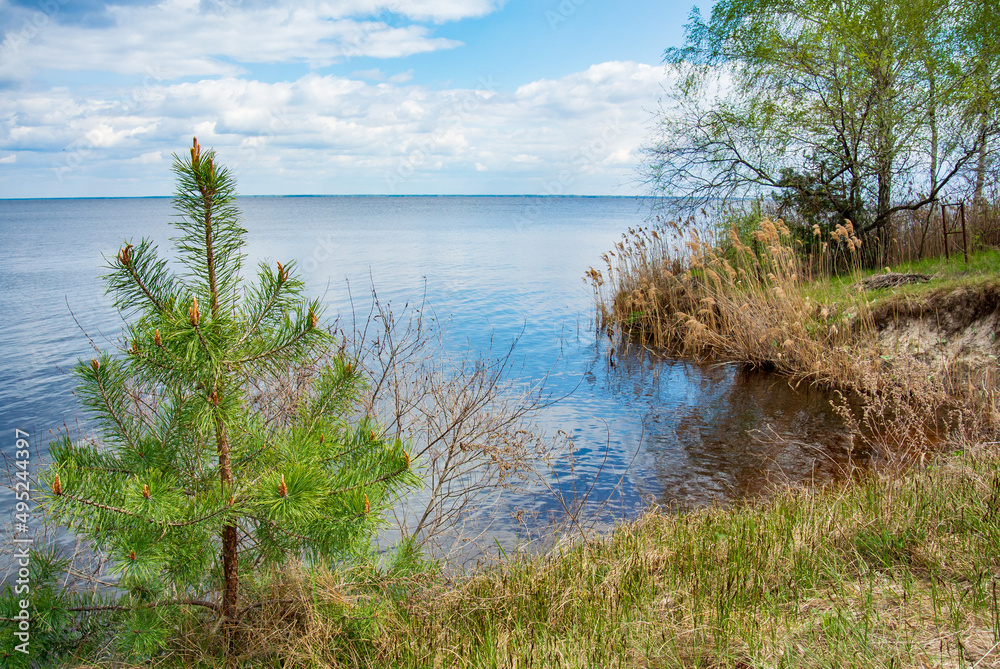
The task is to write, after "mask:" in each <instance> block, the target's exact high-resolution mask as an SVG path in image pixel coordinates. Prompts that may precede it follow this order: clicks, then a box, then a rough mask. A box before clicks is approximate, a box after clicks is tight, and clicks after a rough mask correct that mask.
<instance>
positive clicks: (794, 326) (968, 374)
mask: <svg viewBox="0 0 1000 669" xmlns="http://www.w3.org/2000/svg"><path fill="white" fill-rule="evenodd" d="M812 232H813V234H812V238H811V239H808V240H802V239H801V238H799V239H796V238H795V236H794V235H793V234H792V232H791V231H790V230H789V228H788V227H787V226H786V225H785V224H784V223H783V222H782V221H781V220H774V221H772V220H770V219H769V218H766V217H765V218H763V220H761V221H760V222H759V225H758V226H757V227H756V228H749V229H748V227H747V226H746V225H742V226H734V227H732V228H731V229H730V230H729V231H728V234H727V235H726V236H716V237H715V238H711V237H710V236H709V238H708V239H706V238H705V237H706V236H707V235H705V233H704V232H701V233H699V232H697V231H694V229H693V228H692V227H684V228H682V227H681V226H680V225H677V224H658V225H655V226H652V227H648V228H639V229H630V230H629V231H628V233H626V234H624V235H623V238H622V240H621V241H619V242H618V243H617V244H616V245H615V248H614V249H612V251H610V252H609V253H607V254H605V256H604V257H603V259H604V261H605V267H604V268H603V269H602V270H597V269H594V268H591V269H590V270H589V271H588V272H587V278H589V280H590V283H591V285H592V287H593V289H594V294H595V299H596V302H597V309H598V314H599V319H600V325H601V327H603V328H605V329H606V331H607V332H608V334H609V336H611V337H612V340H613V341H616V342H617V344H618V345H620V346H636V345H638V346H648V347H651V348H655V349H659V350H666V351H667V352H670V353H673V354H676V355H680V356H686V357H694V358H700V359H703V360H716V361H729V362H737V363H742V364H746V365H751V366H753V367H758V368H762V369H765V370H769V371H774V372H776V373H779V374H782V375H784V376H787V377H789V378H791V379H792V380H794V381H796V382H807V383H812V384H816V385H819V386H822V387H825V388H829V389H834V390H837V391H839V392H841V393H842V395H841V397H842V401H841V402H840V407H839V408H840V410H841V412H842V414H843V416H844V418H845V420H846V421H847V422H848V423H849V424H850V425H851V427H852V428H853V429H854V430H855V431H856V433H857V434H858V435H859V436H860V437H861V438H862V439H864V440H866V441H868V442H869V445H871V446H873V447H874V448H876V449H877V450H879V451H880V452H881V453H882V455H883V456H892V457H897V456H902V457H905V456H909V455H914V456H921V455H922V454H923V453H924V452H925V451H927V450H929V449H931V448H933V447H934V445H935V444H937V443H940V442H941V441H942V440H944V439H946V437H947V434H948V433H949V432H950V431H952V430H959V431H961V432H962V433H963V435H964V436H965V437H966V438H974V437H975V435H977V434H980V433H982V431H983V430H990V429H992V428H993V427H994V426H995V424H996V423H997V421H998V420H1000V411H998V408H1000V392H998V390H1000V389H998V386H997V381H998V379H997V374H996V373H994V371H995V370H994V369H993V368H995V364H994V365H992V367H990V366H989V365H987V366H986V367H987V368H986V369H973V368H971V367H969V366H968V365H965V364H952V363H951V361H948V360H945V361H943V362H942V361H932V360H928V359H926V357H925V356H920V355H915V354H912V353H910V352H907V351H905V350H898V349H892V350H889V349H887V348H886V347H885V346H883V342H882V341H880V338H879V331H880V328H884V327H885V325H886V322H887V321H889V320H891V319H892V318H896V317H897V316H899V315H901V314H903V312H904V311H906V310H907V309H908V310H909V312H913V313H917V312H919V311H920V307H919V306H918V307H916V308H914V307H913V305H912V304H911V305H909V306H907V307H906V309H903V304H902V303H901V302H900V303H898V304H897V303H889V304H879V305H877V309H876V308H874V307H873V303H872V297H871V296H870V295H867V294H866V293H865V292H864V291H862V290H861V288H860V282H861V279H862V278H863V276H864V274H865V272H863V271H862V268H861V244H862V242H861V240H860V239H859V238H858V237H857V236H856V234H855V231H854V229H853V227H852V225H851V223H850V222H849V221H845V224H844V225H842V226H837V228H836V229H835V230H834V231H833V232H832V234H831V235H830V237H829V238H827V239H824V238H822V236H821V232H820V230H819V228H818V227H816V228H814V229H813V231H812ZM806 251H808V253H807V252H806ZM817 258H818V259H819V260H818V261H817ZM832 284H836V285H837V289H836V290H829V289H827V290H826V291H825V292H826V294H827V295H834V294H835V296H836V299H833V300H820V299H816V297H814V296H819V295H823V294H824V289H823V286H830V285H832ZM946 301H947V300H941V299H939V300H938V302H942V304H943V303H944V302H946ZM931 302H932V303H933V300H932V301H931ZM935 308H936V307H935ZM915 309H916V310H915Z"/></svg>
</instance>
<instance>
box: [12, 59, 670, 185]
mask: <svg viewBox="0 0 1000 669" xmlns="http://www.w3.org/2000/svg"><path fill="white" fill-rule="evenodd" d="M367 74H371V73H367ZM664 77H665V74H664V72H663V69H662V68H659V67H655V66H650V65H645V64H642V63H635V62H608V63H601V64H598V65H594V66H593V67H591V68H589V69H588V70H585V71H583V72H578V73H574V74H571V75H569V76H566V77H563V78H560V79H551V80H548V79H547V80H540V81H536V82H532V83H530V84H526V85H524V86H521V87H520V88H518V89H517V90H516V91H514V92H503V91H502V90H500V87H499V86H497V85H496V83H495V82H491V81H489V80H483V81H482V82H480V85H479V86H478V87H477V88H469V89H445V90H434V89H430V88H427V87H424V86H419V85H414V84H411V83H408V82H405V81H404V82H393V81H380V82H373V81H370V80H369V81H366V80H363V79H360V78H355V77H337V76H332V75H327V76H321V75H319V74H315V73H313V74H307V75H305V76H302V77H300V78H298V79H296V80H294V81H284V82H276V83H268V82H261V81H255V80H250V79H245V78H241V77H237V76H232V77H224V78H220V79H203V80H200V81H196V82H183V83H158V82H156V81H152V82H150V83H149V85H147V86H145V87H143V88H142V89H141V90H139V91H136V90H121V91H118V94H117V95H116V96H113V97H88V96H86V95H83V94H80V93H74V92H71V91H68V90H66V89H51V90H47V91H41V92H36V93H21V94H19V95H18V96H8V97H6V98H0V150H3V151H4V152H8V153H10V155H15V153H16V154H17V155H19V156H22V157H23V156H28V155H30V156H32V159H31V160H32V163H31V164H32V165H33V166H35V167H36V168H37V169H38V170H40V171H41V172H42V173H44V174H48V176H49V180H50V181H51V180H52V179H53V178H54V179H55V180H56V181H58V182H59V183H60V184H65V183H71V182H73V181H75V180H81V179H86V178H87V177H88V175H93V174H97V173H112V172H114V171H115V169H116V168H115V165H125V164H128V165H129V167H128V168H127V169H128V170H129V171H130V173H131V174H133V175H135V176H136V177H137V178H138V177H140V176H142V175H143V174H149V175H152V174H158V173H160V172H162V171H163V166H162V161H163V160H164V159H166V158H167V157H169V156H170V154H171V153H172V152H174V151H177V150H179V149H182V148H183V146H185V145H186V144H187V142H190V136H191V135H192V134H197V135H198V138H199V141H201V142H202V144H204V145H206V146H212V147H215V148H216V149H217V150H218V151H219V153H220V155H221V157H222V158H223V159H224V160H225V161H226V162H227V163H228V164H231V165H233V166H234V167H235V168H236V169H237V173H238V175H239V178H240V182H241V188H242V190H243V192H247V193H251V192H254V193H275V192H285V193H288V192H313V193H339V192H367V193H420V192H442V191H444V192H519V193H550V194H558V193H572V192H604V193H607V192H613V191H615V189H616V188H617V186H618V185H619V184H620V183H623V182H627V181H628V180H629V178H630V174H631V172H632V170H633V168H634V167H635V165H636V162H637V160H638V149H639V147H640V145H641V143H642V141H643V138H644V137H645V135H646V132H647V125H648V123H649V120H650V115H649V112H648V111H646V110H648V109H652V108H653V107H654V106H655V104H656V100H657V98H658V96H659V94H660V93H661V85H662V84H663V83H664ZM12 152H13V153H12ZM23 162H24V161H22V163H23ZM144 170H147V171H144ZM477 174H478V175H479V176H478V177H476V176H475V175H477ZM470 175H471V176H470ZM161 176H162V175H161ZM166 176H167V177H169V175H166ZM475 178H478V179H485V178H489V179H491V181H490V182H489V184H490V185H489V186H480V187H478V188H477V186H476V182H475V181H472V182H470V181H469V179H475ZM442 184H443V185H442ZM0 188H2V187H0ZM0 194H2V195H6V196H11V195H13V193H10V192H7V193H0ZM147 194H149V193H147Z"/></svg>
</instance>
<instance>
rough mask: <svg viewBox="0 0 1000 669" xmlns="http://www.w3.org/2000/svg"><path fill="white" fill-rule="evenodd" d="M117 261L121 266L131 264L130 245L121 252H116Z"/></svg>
mask: <svg viewBox="0 0 1000 669" xmlns="http://www.w3.org/2000/svg"><path fill="white" fill-rule="evenodd" d="M118 260H119V261H120V262H121V264H122V265H124V266H125V267H128V266H129V265H131V264H132V245H131V244H126V245H125V246H124V247H123V248H122V250H121V251H119V252H118Z"/></svg>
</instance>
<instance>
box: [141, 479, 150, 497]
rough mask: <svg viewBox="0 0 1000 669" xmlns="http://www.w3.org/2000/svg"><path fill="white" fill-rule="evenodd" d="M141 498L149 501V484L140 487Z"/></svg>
mask: <svg viewBox="0 0 1000 669" xmlns="http://www.w3.org/2000/svg"><path fill="white" fill-rule="evenodd" d="M142 496H143V497H145V498H146V499H149V484H148V483H147V484H145V485H143V486H142Z"/></svg>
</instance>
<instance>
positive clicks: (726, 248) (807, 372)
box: [588, 218, 870, 387]
mask: <svg viewBox="0 0 1000 669" xmlns="http://www.w3.org/2000/svg"><path fill="white" fill-rule="evenodd" d="M834 235H835V236H834V238H833V239H832V240H830V241H829V242H826V243H825V244H826V246H827V250H828V255H829V257H830V258H831V259H832V260H831V261H832V262H837V263H842V262H846V263H847V264H848V265H849V266H853V267H854V268H855V269H854V272H855V273H857V274H858V276H860V271H859V270H858V269H857V262H856V260H857V253H858V250H859V249H860V241H859V240H858V239H857V238H856V237H855V236H854V234H853V229H852V228H851V227H850V224H849V223H848V226H847V227H840V228H838V229H837V231H836V232H835V233H834ZM751 244H752V245H748V244H746V243H744V242H743V241H742V240H741V239H740V237H739V236H738V235H736V234H735V231H733V232H732V233H731V235H730V237H729V239H728V240H725V241H724V243H723V242H721V241H719V240H716V242H715V243H713V242H712V241H704V240H702V239H700V238H699V236H698V235H697V234H696V233H691V234H688V235H684V234H682V233H680V230H679V228H678V227H676V226H671V225H664V226H657V227H654V228H641V229H638V230H630V231H629V234H627V235H625V236H624V238H623V240H622V241H621V242H619V243H618V244H617V245H616V247H615V249H614V250H612V251H611V252H610V253H608V254H606V255H605V256H604V260H605V261H606V268H605V269H604V270H603V271H600V270H596V269H593V268H591V270H590V271H589V272H588V276H589V278H590V280H591V283H592V285H593V287H594V291H595V295H596V298H597V302H598V309H599V311H600V314H601V318H602V323H603V325H604V326H605V327H607V328H609V331H610V332H612V333H619V334H622V335H625V336H626V341H627V342H631V343H639V344H641V345H646V346H650V347H653V348H657V349H665V350H667V351H669V352H672V353H676V354H678V355H684V356H694V357H699V358H704V359H708V358H711V359H716V360H726V361H738V362H745V363H747V364H750V365H753V366H755V367H761V368H764V369H769V370H774V371H777V372H779V373H782V374H785V375H787V376H791V377H793V378H796V379H799V380H808V381H818V382H821V383H824V384H826V385H831V386H838V387H847V386H849V382H850V379H851V378H852V377H853V372H854V368H855V366H856V362H857V361H856V358H857V357H858V356H857V354H858V351H857V350H856V349H857V347H856V344H857V343H858V340H859V337H861V338H863V337H864V336H865V334H867V333H868V332H870V328H869V327H868V320H867V318H866V317H867V309H866V307H867V303H866V302H865V301H864V300H860V299H859V300H857V302H856V304H855V305H854V309H852V310H846V311H843V310H829V309H827V308H826V307H825V306H824V305H822V304H819V303H817V302H814V301H813V300H812V299H810V298H809V297H808V296H805V295H804V294H803V292H802V291H801V290H800V286H801V285H802V284H803V283H805V282H806V281H807V280H808V279H809V278H810V275H811V272H810V270H809V268H808V266H807V265H806V264H805V263H803V262H802V260H801V256H800V254H799V253H798V252H797V249H796V247H795V244H794V242H793V241H792V238H791V233H790V231H789V230H788V228H787V227H785V225H784V223H783V222H782V221H780V220H778V221H771V220H769V219H767V218H765V219H764V220H763V221H762V222H761V225H760V229H759V230H757V231H755V232H754V233H753V238H752V241H751ZM831 245H832V246H831Z"/></svg>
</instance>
